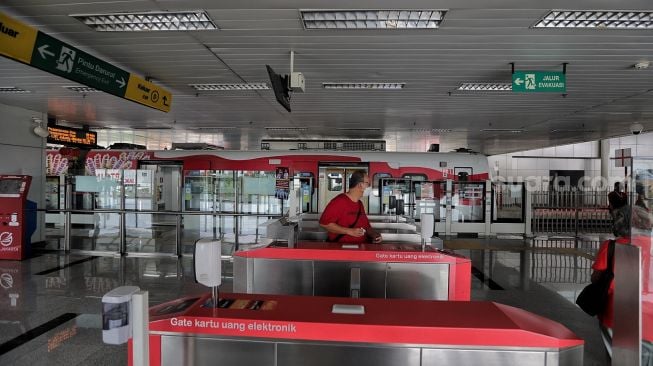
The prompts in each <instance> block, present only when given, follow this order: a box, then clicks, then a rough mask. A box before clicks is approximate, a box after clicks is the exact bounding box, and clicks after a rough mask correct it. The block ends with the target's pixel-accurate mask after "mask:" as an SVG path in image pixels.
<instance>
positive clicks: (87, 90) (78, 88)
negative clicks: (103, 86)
mask: <svg viewBox="0 0 653 366" xmlns="http://www.w3.org/2000/svg"><path fill="white" fill-rule="evenodd" d="M64 88H66V89H68V90H72V91H74V92H78V93H99V92H101V90H97V89H95V88H91V87H90V86H64Z"/></svg>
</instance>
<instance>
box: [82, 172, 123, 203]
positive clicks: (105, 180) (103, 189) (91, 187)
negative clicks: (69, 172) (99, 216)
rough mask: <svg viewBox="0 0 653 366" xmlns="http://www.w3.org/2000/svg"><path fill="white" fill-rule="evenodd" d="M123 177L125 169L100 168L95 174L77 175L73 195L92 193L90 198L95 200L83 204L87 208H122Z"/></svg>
mask: <svg viewBox="0 0 653 366" xmlns="http://www.w3.org/2000/svg"><path fill="white" fill-rule="evenodd" d="M122 177H123V171H122V170H120V169H98V170H96V171H95V176H77V177H76V179H75V187H74V188H73V196H75V197H79V194H80V193H82V192H83V193H82V194H88V193H91V196H90V198H91V199H94V200H95V202H91V204H86V203H84V204H83V206H84V209H86V210H92V209H94V208H98V209H114V210H116V209H120V201H121V199H122V196H121V194H122V192H121V188H120V182H121V181H122ZM73 206H76V205H75V202H73ZM75 208H81V207H75Z"/></svg>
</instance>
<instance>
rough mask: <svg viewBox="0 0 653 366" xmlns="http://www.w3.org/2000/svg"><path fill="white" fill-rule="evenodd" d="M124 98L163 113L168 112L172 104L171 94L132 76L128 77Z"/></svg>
mask: <svg viewBox="0 0 653 366" xmlns="http://www.w3.org/2000/svg"><path fill="white" fill-rule="evenodd" d="M125 98H127V99H129V100H133V101H134V102H136V103H140V104H145V105H147V106H149V107H152V108H156V109H159V110H162V111H164V112H169V111H170V105H171V104H172V94H170V92H169V91H167V90H165V89H163V88H162V87H160V86H157V85H154V84H152V83H150V82H149V81H146V80H143V79H141V78H140V77H138V76H136V75H134V74H130V75H129V82H128V83H127V92H125Z"/></svg>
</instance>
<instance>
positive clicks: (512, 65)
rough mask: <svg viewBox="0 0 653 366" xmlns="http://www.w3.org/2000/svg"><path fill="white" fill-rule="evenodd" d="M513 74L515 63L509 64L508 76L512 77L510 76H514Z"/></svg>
mask: <svg viewBox="0 0 653 366" xmlns="http://www.w3.org/2000/svg"><path fill="white" fill-rule="evenodd" d="M514 73H515V63H514V62H511V63H510V74H511V75H512V74H514Z"/></svg>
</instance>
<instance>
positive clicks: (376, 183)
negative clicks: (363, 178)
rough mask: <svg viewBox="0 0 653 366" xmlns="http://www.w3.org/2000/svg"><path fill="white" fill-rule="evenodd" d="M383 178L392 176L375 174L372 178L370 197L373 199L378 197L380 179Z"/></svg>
mask: <svg viewBox="0 0 653 366" xmlns="http://www.w3.org/2000/svg"><path fill="white" fill-rule="evenodd" d="M384 178H392V174H390V173H376V174H374V177H373V178H372V195H373V196H374V197H378V196H379V185H380V183H381V179H384Z"/></svg>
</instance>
